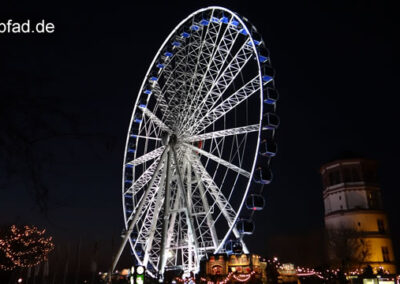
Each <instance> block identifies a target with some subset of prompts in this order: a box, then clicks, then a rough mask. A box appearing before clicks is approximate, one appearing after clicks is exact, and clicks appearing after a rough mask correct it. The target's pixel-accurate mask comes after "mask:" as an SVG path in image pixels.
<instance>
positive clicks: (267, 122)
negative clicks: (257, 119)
mask: <svg viewBox="0 0 400 284" xmlns="http://www.w3.org/2000/svg"><path fill="white" fill-rule="evenodd" d="M278 126H279V117H278V116H277V115H276V114H275V113H273V112H267V113H266V114H264V116H263V123H262V129H263V130H268V129H276V128H278Z"/></svg>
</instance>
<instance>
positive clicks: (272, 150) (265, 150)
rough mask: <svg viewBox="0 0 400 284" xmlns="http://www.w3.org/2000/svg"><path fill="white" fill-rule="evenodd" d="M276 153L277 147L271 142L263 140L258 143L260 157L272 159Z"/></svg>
mask: <svg viewBox="0 0 400 284" xmlns="http://www.w3.org/2000/svg"><path fill="white" fill-rule="evenodd" d="M277 151H278V147H277V145H276V143H275V141H273V140H267V139H263V140H262V141H261V143H260V151H259V153H260V155H262V156H265V157H274V156H275V155H276V153H277Z"/></svg>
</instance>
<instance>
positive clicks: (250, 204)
mask: <svg viewBox="0 0 400 284" xmlns="http://www.w3.org/2000/svg"><path fill="white" fill-rule="evenodd" d="M264 206H265V199H264V197H263V196H262V195H261V194H250V195H249V196H247V199H246V207H247V209H249V210H253V211H260V210H263V209H264Z"/></svg>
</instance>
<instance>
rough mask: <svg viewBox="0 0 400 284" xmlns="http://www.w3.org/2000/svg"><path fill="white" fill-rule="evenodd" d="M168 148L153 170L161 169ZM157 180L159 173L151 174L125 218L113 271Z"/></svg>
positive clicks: (151, 195) (154, 189) (152, 195)
mask: <svg viewBox="0 0 400 284" xmlns="http://www.w3.org/2000/svg"><path fill="white" fill-rule="evenodd" d="M168 150H169V147H166V148H165V149H164V151H163V153H162V156H161V159H160V162H159V163H158V165H157V168H156V170H155V172H156V173H157V172H158V171H159V170H160V169H161V167H162V165H163V163H164V160H165V157H166V155H167V153H168ZM159 180H160V175H157V174H155V175H153V176H152V178H151V180H150V182H149V185H148V187H147V189H146V191H145V192H144V193H143V196H142V198H141V200H140V202H139V204H138V206H137V207H136V208H135V210H134V211H133V212H132V214H131V216H130V217H129V218H127V219H126V222H125V226H126V227H127V231H126V234H125V237H124V239H123V241H122V244H121V247H120V249H119V250H118V252H117V255H116V257H115V258H114V262H113V265H112V267H111V271H114V269H115V266H116V265H117V262H118V260H119V258H120V257H121V254H122V251H123V249H124V247H125V245H126V243H127V242H128V239H130V236H131V234H132V232H133V229H134V227H135V226H137V221H138V219H139V217H140V216H141V215H142V214H143V213H144V211H146V208H147V206H148V202H149V201H150V200H151V198H154V193H155V191H156V190H157V188H158V184H157V182H159ZM155 183H156V186H155V187H154V184H155ZM129 222H130V223H129ZM128 224H129V227H128Z"/></svg>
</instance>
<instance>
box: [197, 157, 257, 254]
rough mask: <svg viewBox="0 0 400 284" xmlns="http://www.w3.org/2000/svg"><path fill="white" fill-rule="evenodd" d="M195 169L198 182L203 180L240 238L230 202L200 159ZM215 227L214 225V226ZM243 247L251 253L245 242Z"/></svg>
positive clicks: (244, 250)
mask: <svg viewBox="0 0 400 284" xmlns="http://www.w3.org/2000/svg"><path fill="white" fill-rule="evenodd" d="M193 161H194V162H193V168H194V170H195V175H196V178H197V179H198V180H201V181H202V183H204V184H205V185H206V188H207V191H208V192H209V193H210V195H211V196H212V197H213V199H214V201H215V202H216V204H217V206H218V207H219V209H220V211H221V213H222V215H223V216H224V217H225V219H226V221H227V223H228V225H229V227H231V228H232V232H233V234H234V235H235V237H236V238H240V234H239V232H238V230H237V229H236V227H235V226H234V224H235V220H236V216H237V214H236V212H235V210H234V209H233V208H232V206H231V205H230V203H229V201H227V200H226V198H225V196H224V195H223V194H222V192H221V190H220V189H219V187H218V186H217V185H216V184H215V182H214V180H213V178H212V177H211V176H210V175H209V173H208V172H207V170H206V169H205V168H204V166H203V165H202V163H201V161H200V160H199V159H198V157H194V158H193ZM213 225H214V224H213ZM240 241H241V243H242V247H243V252H244V253H249V250H248V249H247V247H246V244H245V243H244V242H243V240H240ZM223 243H224V241H222V242H220V244H219V246H218V247H217V248H216V249H215V253H217V252H218V251H219V250H220V249H221V248H222V245H223Z"/></svg>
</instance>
